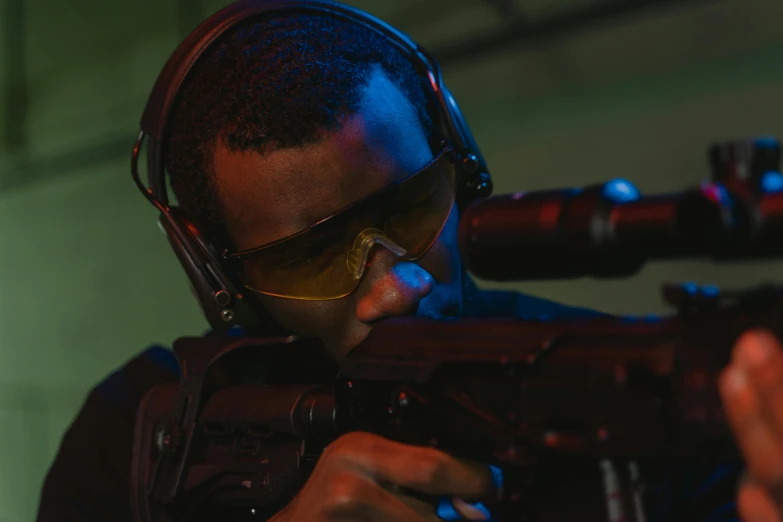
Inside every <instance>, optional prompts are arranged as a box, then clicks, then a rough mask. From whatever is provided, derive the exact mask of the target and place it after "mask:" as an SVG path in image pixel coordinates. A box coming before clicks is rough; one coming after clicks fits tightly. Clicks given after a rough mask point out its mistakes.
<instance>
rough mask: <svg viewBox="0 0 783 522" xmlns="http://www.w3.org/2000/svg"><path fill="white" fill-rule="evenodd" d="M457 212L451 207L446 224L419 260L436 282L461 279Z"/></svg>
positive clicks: (455, 207) (449, 281) (454, 207)
mask: <svg viewBox="0 0 783 522" xmlns="http://www.w3.org/2000/svg"><path fill="white" fill-rule="evenodd" d="M458 226H459V212H458V211H457V206H456V205H454V206H452V207H451V213H450V214H449V217H448V219H447V220H446V224H445V225H444V226H443V230H441V232H440V235H439V236H438V239H436V240H435V243H434V244H433V245H432V248H430V250H429V251H428V252H427V254H425V255H424V257H422V258H421V259H420V260H419V263H418V264H419V265H420V266H421V267H422V268H424V269H425V270H427V272H429V273H430V275H431V276H432V277H433V278H434V279H435V281H436V282H438V283H454V282H459V281H460V280H461V274H462V260H461V259H460V255H459V248H458V242H457V229H458Z"/></svg>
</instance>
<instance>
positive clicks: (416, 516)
mask: <svg viewBox="0 0 783 522" xmlns="http://www.w3.org/2000/svg"><path fill="white" fill-rule="evenodd" d="M324 493H325V494H324V495H323V496H322V497H321V496H319V497H318V498H319V501H321V500H322V501H323V505H324V511H325V513H326V515H327V519H328V520H334V521H343V520H372V521H373V522H409V521H411V522H436V521H437V520H438V518H437V516H436V515H435V513H434V511H433V510H432V508H430V510H429V512H427V511H426V510H422V509H418V508H420V507H421V506H416V507H414V506H415V504H412V503H408V502H403V501H402V500H401V499H400V498H399V497H398V496H397V495H395V494H394V493H392V492H390V491H388V490H386V489H384V488H382V487H381V486H379V485H378V484H376V483H375V482H374V481H373V480H371V479H370V478H368V477H363V476H361V475H355V474H351V473H343V474H339V475H336V476H334V477H332V479H331V481H330V482H329V485H328V487H327V489H326V491H325V492H324Z"/></svg>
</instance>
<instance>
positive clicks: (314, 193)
mask: <svg viewBox="0 0 783 522" xmlns="http://www.w3.org/2000/svg"><path fill="white" fill-rule="evenodd" d="M431 159H432V152H431V151H430V148H429V145H428V142H427V139H426V136H425V134H424V130H423V129H422V127H421V124H420V122H419V118H418V116H417V115H416V112H415V110H414V108H413V106H412V105H411V104H410V102H408V100H407V98H406V97H405V96H404V95H403V94H402V93H401V92H400V91H399V90H398V89H397V88H396V87H395V86H394V85H393V84H392V83H391V82H389V81H388V80H387V79H386V78H385V77H383V76H382V75H380V77H378V76H377V75H376V76H375V77H373V79H371V80H370V82H368V87H367V89H366V91H365V94H364V96H363V98H362V101H361V103H360V105H359V109H358V110H357V111H356V112H355V113H354V114H352V115H351V116H349V117H346V118H345V119H344V121H343V124H342V126H341V128H340V129H339V130H338V131H336V132H330V133H325V134H324V136H323V139H322V140H321V141H319V142H317V143H315V144H311V145H307V146H303V147H297V148H294V149H282V150H276V151H273V152H270V153H268V154H265V155H263V156H262V155H259V154H257V153H256V152H253V151H244V152H235V151H231V150H229V149H228V148H227V147H226V146H225V145H224V144H222V143H221V142H218V143H217V144H216V148H215V154H214V170H215V176H216V184H217V190H218V196H219V200H220V203H221V205H222V208H223V211H224V214H225V218H226V225H227V228H228V232H229V235H230V236H231V238H232V239H233V241H234V243H235V247H236V248H237V249H240V250H241V249H245V248H252V247H254V246H257V245H261V244H264V243H268V242H270V241H274V240H277V239H280V238H282V237H285V236H288V235H290V234H293V233H295V232H298V231H300V230H302V229H303V228H304V227H306V226H307V225H309V224H311V223H313V222H315V221H317V220H319V219H322V218H324V217H326V216H328V215H330V214H332V213H334V212H335V211H337V210H339V209H340V208H342V207H344V206H347V205H349V204H351V203H353V202H354V201H356V200H358V199H360V198H362V197H364V196H366V195H368V194H370V193H372V192H374V191H376V190H378V189H380V188H382V187H384V186H386V185H388V184H389V183H391V182H393V181H395V180H398V179H401V178H403V177H405V176H407V175H410V174H412V173H413V172H416V171H417V170H419V169H420V168H421V167H423V166H424V165H425V164H426V163H427V162H428V161H430V160H431Z"/></svg>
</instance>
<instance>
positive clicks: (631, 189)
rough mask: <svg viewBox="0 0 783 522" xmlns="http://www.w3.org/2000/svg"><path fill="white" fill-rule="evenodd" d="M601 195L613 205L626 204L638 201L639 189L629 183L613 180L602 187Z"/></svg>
mask: <svg viewBox="0 0 783 522" xmlns="http://www.w3.org/2000/svg"><path fill="white" fill-rule="evenodd" d="M602 195H603V196H604V197H605V198H606V199H608V200H610V201H614V202H615V203H627V202H628V201H636V200H637V199H639V189H637V188H636V187H635V186H634V185H633V184H632V183H631V182H630V181H626V180H624V179H613V180H612V181H610V182H608V183H607V184H606V185H604V188H603V191H602Z"/></svg>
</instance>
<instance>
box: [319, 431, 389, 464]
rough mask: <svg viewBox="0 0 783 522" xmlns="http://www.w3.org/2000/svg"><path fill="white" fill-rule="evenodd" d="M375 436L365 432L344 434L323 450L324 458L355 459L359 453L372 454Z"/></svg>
mask: <svg viewBox="0 0 783 522" xmlns="http://www.w3.org/2000/svg"><path fill="white" fill-rule="evenodd" d="M375 438H376V437H375V436H374V435H371V434H370V433H364V432H360V431H357V432H351V433H346V434H345V435H342V436H341V437H338V438H337V439H335V441H334V442H332V443H331V444H329V445H328V446H327V447H326V448H325V449H324V451H323V454H322V458H323V457H325V458H329V459H337V460H341V459H352V458H353V459H355V458H357V455H364V454H367V455H372V453H373V446H374V444H375Z"/></svg>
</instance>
